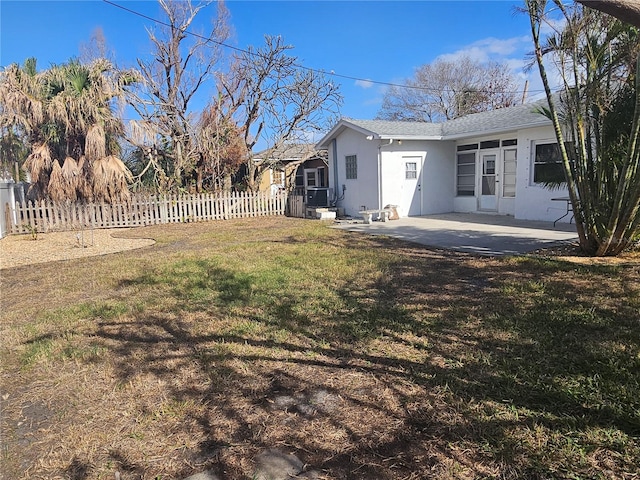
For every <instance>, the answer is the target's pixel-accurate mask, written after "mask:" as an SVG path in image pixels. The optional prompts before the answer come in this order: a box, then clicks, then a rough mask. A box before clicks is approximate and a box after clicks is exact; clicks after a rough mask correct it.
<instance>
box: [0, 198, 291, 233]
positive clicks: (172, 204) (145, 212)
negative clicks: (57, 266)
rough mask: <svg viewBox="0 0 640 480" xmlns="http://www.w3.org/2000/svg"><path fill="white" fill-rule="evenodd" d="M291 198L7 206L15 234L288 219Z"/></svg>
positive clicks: (161, 199) (135, 199)
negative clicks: (240, 219)
mask: <svg viewBox="0 0 640 480" xmlns="http://www.w3.org/2000/svg"><path fill="white" fill-rule="evenodd" d="M286 210H287V193H286V192H278V193H275V194H271V193H262V192H259V193H247V192H237V193H225V194H219V195H218V194H193V195H189V194H185V195H147V196H140V195H135V196H132V198H131V200H130V201H129V202H128V203H127V204H95V203H86V204H85V203H69V204H59V203H52V202H48V201H44V200H43V201H41V202H27V203H16V204H15V206H14V207H13V208H12V207H11V205H9V204H6V208H5V216H6V220H7V225H11V228H10V232H11V233H32V232H34V231H38V232H53V231H69V230H75V229H80V228H113V227H136V226H144V225H156V224H161V223H179V222H183V223H186V222H205V221H211V220H227V219H231V218H246V217H258V216H266V215H284V214H285V213H286Z"/></svg>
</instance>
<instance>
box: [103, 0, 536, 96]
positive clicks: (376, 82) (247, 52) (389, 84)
mask: <svg viewBox="0 0 640 480" xmlns="http://www.w3.org/2000/svg"><path fill="white" fill-rule="evenodd" d="M102 1H103V2H104V3H106V4H108V5H111V6H113V7H116V8H119V9H121V10H124V11H125V12H128V13H131V14H132V15H136V16H138V17H141V18H144V19H146V20H149V21H151V22H154V23H157V24H158V25H162V26H164V27H171V24H169V23H166V22H163V21H162V20H158V19H157V18H153V17H150V16H148V15H145V14H144V13H140V12H138V11H136V10H133V9H131V8H127V7H125V6H123V5H119V4H117V3H115V2H112V1H111V0H102ZM184 33H185V34H187V35H191V36H193V37H196V38H199V39H201V40H205V41H207V42H211V43H215V44H216V45H219V46H221V47H225V48H228V49H230V50H233V51H236V52H239V53H243V54H245V55H251V56H255V57H261V58H262V56H261V55H260V53H258V52H254V51H251V50H246V49H243V48H240V47H234V46H233V45H229V44H228V43H224V42H221V41H219V40H214V39H213V38H211V37H205V36H204V35H200V34H198V33H194V32H191V31H189V30H185V31H184ZM294 65H295V66H296V67H298V68H300V69H303V70H307V71H309V72H313V73H321V74H323V75H330V76H332V77H336V78H342V79H345V80H353V81H356V82H366V83H372V84H374V85H383V86H386V87H396V88H407V89H412V90H422V91H426V92H442V91H447V90H450V89H447V88H444V89H437V88H429V87H421V86H418V85H403V84H399V83H392V82H383V81H380V80H371V79H368V78H361V77H354V76H351V75H343V74H340V73H336V72H335V71H333V70H331V71H329V72H327V71H326V70H320V69H316V68H312V67H307V66H305V65H301V64H298V63H295V64H294ZM478 92H483V90H478ZM541 92H544V90H529V93H541ZM486 93H521V92H518V91H516V92H486Z"/></svg>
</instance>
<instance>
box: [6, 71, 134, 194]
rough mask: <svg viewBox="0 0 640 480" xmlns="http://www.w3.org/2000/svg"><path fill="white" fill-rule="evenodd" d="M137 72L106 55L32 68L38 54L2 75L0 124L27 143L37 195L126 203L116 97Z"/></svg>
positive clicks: (125, 172) (28, 163)
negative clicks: (121, 68) (89, 60)
mask: <svg viewBox="0 0 640 480" xmlns="http://www.w3.org/2000/svg"><path fill="white" fill-rule="evenodd" d="M134 78H135V77H134V76H133V75H132V74H131V72H122V71H119V70H117V69H115V68H114V66H113V65H112V64H111V63H110V62H109V61H107V60H104V59H98V60H95V61H93V62H92V63H90V64H81V63H80V62H78V61H77V60H70V61H69V62H68V63H66V64H63V65H54V66H52V67H51V68H49V69H48V70H44V71H42V72H37V70H36V61H35V59H29V60H27V61H26V62H25V63H24V65H23V66H18V65H16V64H14V65H10V66H9V67H7V68H6V69H5V70H4V71H3V72H2V74H1V76H0V106H1V110H0V122H1V125H2V126H3V127H11V128H12V129H13V131H14V132H15V131H17V132H20V133H21V134H22V136H23V138H24V139H25V141H26V143H28V144H29V145H30V147H31V154H30V155H29V156H28V157H27V159H26V161H25V163H24V165H23V168H24V169H25V170H26V171H27V172H28V173H29V174H30V175H31V180H32V182H33V188H34V189H35V191H36V195H37V196H38V197H40V198H45V197H48V198H51V199H52V200H54V201H75V200H78V199H79V200H83V201H104V202H109V203H114V202H123V201H127V200H128V198H129V190H128V182H130V181H131V173H130V171H129V169H128V168H127V167H126V166H125V165H124V163H123V162H122V161H121V160H120V159H119V154H120V146H119V143H118V141H119V139H120V138H121V136H122V134H123V131H124V126H123V123H122V120H121V119H119V118H118V117H117V116H116V114H115V108H116V106H117V105H116V102H117V101H118V100H120V99H122V98H123V96H124V93H125V87H126V86H127V85H129V84H130V83H131V82H132V81H133V80H134Z"/></svg>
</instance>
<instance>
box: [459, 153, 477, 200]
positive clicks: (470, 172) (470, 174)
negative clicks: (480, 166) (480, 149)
mask: <svg viewBox="0 0 640 480" xmlns="http://www.w3.org/2000/svg"><path fill="white" fill-rule="evenodd" d="M456 168H457V171H456V185H457V188H456V193H457V195H458V196H459V197H472V196H474V195H475V194H476V154H475V152H470V153H458V161H457V165H456Z"/></svg>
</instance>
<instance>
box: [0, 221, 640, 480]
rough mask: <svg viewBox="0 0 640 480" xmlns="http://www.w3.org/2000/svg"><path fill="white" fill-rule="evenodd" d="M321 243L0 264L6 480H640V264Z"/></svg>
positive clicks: (55, 250)
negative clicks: (272, 452)
mask: <svg viewBox="0 0 640 480" xmlns="http://www.w3.org/2000/svg"><path fill="white" fill-rule="evenodd" d="M315 225H319V222H306V221H302V220H297V219H288V218H284V217H283V218H271V219H250V220H246V221H244V220H243V221H240V220H238V221H229V222H224V223H219V224H208V225H207V224H192V225H181V224H180V225H179V224H174V225H168V226H155V227H148V228H140V229H133V230H124V229H120V230H112V231H107V230H101V231H94V236H93V237H91V236H90V234H89V235H87V234H86V232H85V235H84V236H81V237H80V238H79V239H78V237H77V233H62V234H52V235H50V234H48V235H41V236H39V238H38V240H36V241H34V240H31V239H30V237H29V236H22V237H10V238H9V239H4V240H1V241H0V253H1V256H2V267H3V268H4V270H3V271H1V272H0V276H1V277H2V283H3V285H2V288H3V290H2V295H1V296H0V297H1V298H0V312H2V321H0V338H2V342H1V345H2V348H1V349H0V389H1V390H2V396H1V397H0V409H1V411H2V414H1V415H0V429H1V430H2V436H3V445H2V451H0V478H7V479H9V478H11V479H16V480H18V479H25V480H26V479H29V480H32V479H40V480H45V479H46V480H52V479H53V480H93V479H95V480H98V479H107V478H109V479H113V478H114V477H115V478H121V479H122V480H151V479H155V478H162V479H163V480H172V479H173V480H182V479H184V478H186V477H187V476H188V475H192V474H194V473H196V472H201V471H204V470H211V471H212V472H214V473H215V474H216V475H217V476H218V477H219V478H221V480H247V479H248V478H256V476H255V475H253V473H254V472H255V465H254V461H253V459H255V458H256V457H257V455H258V454H259V453H260V452H262V451H264V450H265V449H271V448H278V449H281V450H283V451H285V452H288V453H294V454H295V455H297V456H298V457H299V458H300V459H302V460H303V461H304V463H305V464H306V466H309V469H313V470H317V471H319V472H320V477H319V478H321V479H331V480H334V479H335V480H369V479H376V480H418V479H422V478H434V479H439V480H454V479H456V480H458V479H469V478H503V479H505V480H515V479H520V478H532V479H534V478H578V477H580V478H593V479H596V478H597V479H605V478H621V479H622V478H629V479H631V478H636V474H635V472H637V471H639V467H640V464H639V463H638V462H640V460H638V459H640V439H639V438H638V432H639V431H640V430H638V426H639V425H640V424H639V423H638V417H637V415H636V413H635V412H637V411H640V410H638V407H639V403H638V399H639V398H640V395H638V391H637V385H638V381H637V380H638V373H637V372H638V371H639V370H638V368H637V365H638V364H637V360H636V359H637V358H640V357H638V356H637V355H638V352H639V350H638V345H640V340H639V338H638V332H639V331H640V330H638V327H637V325H638V323H637V321H638V320H637V312H638V306H639V305H640V303H638V302H639V300H638V299H639V298H640V297H639V296H638V294H639V293H640V289H639V286H638V279H639V278H640V275H639V274H638V268H640V267H639V266H638V262H637V261H636V262H635V264H634V265H631V266H630V265H624V264H622V265H620V266H618V265H615V266H602V267H601V266H597V267H595V268H591V267H588V266H584V267H583V266H579V265H576V264H564V263H563V262H546V261H538V260H537V259H531V258H498V259H496V258H485V257H475V256H472V255H466V254H460V253H455V252H447V251H443V250H435V249H428V248H426V247H421V246H415V245H412V244H407V243H404V242H400V241H397V240H393V239H385V238H376V237H370V236H363V235H356V234H343V233H339V232H333V231H326V230H325V229H321V228H320V227H314V226H315ZM96 234H97V235H96ZM100 234H102V235H103V237H102V238H100V237H99V236H98V235H100ZM120 236H127V237H131V238H130V239H125V238H118V237H120ZM133 237H138V239H140V238H141V237H151V238H155V239H156V240H157V243H156V244H155V245H154V246H153V247H152V248H142V249H140V250H137V251H130V252H122V253H121V254H114V255H103V254H106V253H115V252H118V251H120V250H125V249H127V247H126V246H127V245H129V246H130V247H129V248H135V247H131V245H135V244H136V243H135V240H133ZM7 240H9V242H7ZM54 240H57V241H59V242H60V243H59V244H56V243H54V242H53V241H54ZM83 242H84V243H83ZM110 242H112V248H113V249H108V248H107V244H108V243H110ZM132 242H133V243H132ZM83 245H87V246H86V247H85V246H83ZM13 248H15V250H17V251H18V252H20V253H22V252H23V250H26V249H28V248H34V249H35V250H31V251H30V253H29V254H28V255H26V257H27V258H26V260H25V261H26V262H32V263H33V262H40V265H39V266H38V268H31V267H29V266H26V267H25V266H23V267H16V268H8V267H5V265H6V263H5V259H6V258H9V255H8V254H9V252H10V251H12V250H10V249H13ZM537 253H538V254H539V255H543V256H555V257H558V256H565V255H568V257H567V258H576V259H578V258H580V257H579V256H575V255H574V256H572V255H571V252H570V251H568V250H566V249H565V250H557V251H548V252H537ZM59 254H61V256H59ZM72 254H73V255H77V256H79V257H84V256H87V257H88V258H87V259H86V260H84V259H80V258H78V259H75V260H74V259H73V257H70V255H72ZM91 255H101V256H99V257H93V258H91ZM582 258H584V257H582ZM636 258H637V257H636ZM65 259H69V260H68V261H65V262H62V263H60V262H58V263H56V262H55V260H65ZM14 261H15V259H14ZM604 261H611V259H604ZM22 265H26V263H25V264H22ZM603 405H605V406H606V408H603Z"/></svg>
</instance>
